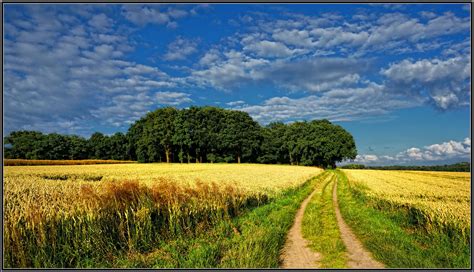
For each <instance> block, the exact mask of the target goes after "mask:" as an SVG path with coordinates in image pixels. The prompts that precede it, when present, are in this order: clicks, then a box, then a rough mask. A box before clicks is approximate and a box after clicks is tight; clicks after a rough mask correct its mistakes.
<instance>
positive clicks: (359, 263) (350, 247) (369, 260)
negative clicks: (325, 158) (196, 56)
mask: <svg viewBox="0 0 474 272" xmlns="http://www.w3.org/2000/svg"><path fill="white" fill-rule="evenodd" d="M332 196H333V198H332V200H333V203H334V209H335V212H336V218H337V224H338V226H339V231H340V232H341V238H342V241H343V242H344V245H345V246H346V249H347V253H348V258H349V260H348V262H347V266H348V267H349V268H383V267H384V265H383V264H382V263H380V262H378V261H376V260H375V259H374V258H373V257H372V254H371V253H370V252H369V251H367V250H366V249H365V248H364V247H363V245H362V243H361V242H360V241H359V239H357V236H356V235H355V234H354V232H353V231H352V230H351V228H350V227H349V226H348V225H347V224H346V222H345V221H344V219H343V218H342V215H341V211H340V209H339V203H338V201H337V180H336V182H334V186H333V192H332Z"/></svg>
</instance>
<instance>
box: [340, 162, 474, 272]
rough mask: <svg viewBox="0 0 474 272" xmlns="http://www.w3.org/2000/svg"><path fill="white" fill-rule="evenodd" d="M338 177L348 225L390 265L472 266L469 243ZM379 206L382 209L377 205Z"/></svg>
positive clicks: (382, 260)
mask: <svg viewBox="0 0 474 272" xmlns="http://www.w3.org/2000/svg"><path fill="white" fill-rule="evenodd" d="M335 173H336V175H337V177H338V197H339V203H340V204H339V206H340V210H341V213H342V216H343V217H344V219H345V221H346V222H347V224H348V225H349V226H350V227H351V228H352V229H353V231H354V232H355V234H356V235H357V236H358V238H359V239H360V240H361V242H362V243H363V244H364V246H365V247H366V248H367V249H368V250H370V251H371V252H372V254H373V255H374V257H375V258H376V259H378V260H379V261H381V262H382V263H384V264H385V265H386V266H387V267H389V268H469V267H470V266H471V263H470V259H471V258H470V257H471V255H470V244H469V241H466V239H464V237H462V236H461V237H457V236H456V235H454V236H453V235H452V234H449V233H444V232H440V231H438V230H436V229H432V230H431V231H428V230H427V229H425V228H424V227H423V226H420V225H418V224H417V220H413V218H412V216H413V214H410V213H407V212H405V211H404V210H401V209H383V208H382V207H383V205H382V206H378V205H377V203H374V202H373V200H372V199H370V198H368V197H367V196H366V195H365V194H364V193H363V190H362V189H361V188H357V186H358V185H357V184H354V183H349V181H348V180H347V177H346V176H345V175H344V173H342V172H341V171H335ZM377 207H379V208H377Z"/></svg>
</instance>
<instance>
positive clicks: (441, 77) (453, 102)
mask: <svg viewBox="0 0 474 272" xmlns="http://www.w3.org/2000/svg"><path fill="white" fill-rule="evenodd" d="M381 74H382V75H384V76H386V77H387V79H388V82H387V85H388V86H389V87H390V88H391V89H392V90H393V91H395V92H406V93H407V94H410V95H417V96H424V95H425V93H428V99H429V100H428V102H430V103H432V104H434V105H435V106H436V107H438V108H440V109H443V110H446V109H449V108H452V107H456V106H467V105H469V98H470V89H471V88H470V87H471V86H470V83H469V81H470V78H471V62H470V59H469V58H468V57H465V56H457V57H452V58H448V59H445V60H441V59H436V58H435V59H422V60H418V61H411V60H403V61H401V62H398V63H393V64H391V65H390V66H389V67H388V68H387V69H382V71H381Z"/></svg>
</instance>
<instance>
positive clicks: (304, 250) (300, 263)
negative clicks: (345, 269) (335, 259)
mask: <svg viewBox="0 0 474 272" xmlns="http://www.w3.org/2000/svg"><path fill="white" fill-rule="evenodd" d="M326 178H327V177H326ZM326 178H325V179H326ZM316 193H317V192H316V189H315V190H313V192H312V193H311V194H310V195H309V196H308V197H307V198H306V199H305V200H304V201H303V202H302V203H301V206H300V208H299V209H298V211H297V212H296V216H295V221H294V223H293V226H292V227H291V229H290V231H289V232H288V235H287V238H286V242H285V245H284V247H283V250H282V254H281V257H280V258H281V260H282V265H281V268H318V267H319V264H318V262H319V261H320V260H321V254H320V253H318V252H314V251H313V250H311V249H310V248H309V246H308V245H309V241H308V240H306V239H304V238H303V233H302V223H303V215H304V211H305V209H306V206H307V205H308V203H309V201H310V200H311V198H313V196H314V195H315V194H316Z"/></svg>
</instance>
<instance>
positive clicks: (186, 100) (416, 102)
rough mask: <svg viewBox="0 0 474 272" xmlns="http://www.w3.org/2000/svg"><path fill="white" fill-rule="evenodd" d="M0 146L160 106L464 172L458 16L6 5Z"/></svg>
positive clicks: (423, 11)
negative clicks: (334, 137)
mask: <svg viewBox="0 0 474 272" xmlns="http://www.w3.org/2000/svg"><path fill="white" fill-rule="evenodd" d="M4 8H5V9H4V11H5V12H4V37H3V42H4V86H3V87H4V89H3V90H4V93H3V95H4V109H5V110H4V133H6V134H8V133H9V132H11V131H14V130H20V129H28V130H39V131H42V132H45V133H50V132H59V133H66V134H78V135H82V136H85V137H89V136H90V135H91V134H92V133H93V132H95V131H100V132H103V133H105V134H111V133H114V132H117V131H121V132H125V131H126V130H127V128H128V127H129V126H130V124H131V123H133V122H134V121H135V120H137V119H138V118H140V117H141V116H143V115H144V114H145V113H146V112H147V111H150V110H154V109H156V108H158V107H163V106H174V107H177V108H185V107H189V106H190V105H214V106H220V107H224V108H228V109H236V110H242V111H246V112H248V113H249V114H250V115H251V116H252V117H253V118H254V119H255V120H257V121H258V122H260V123H261V124H262V125H266V124H268V123H269V122H272V121H283V122H292V121H297V120H312V119H322V118H326V119H329V120H330V121H332V122H334V123H337V124H340V125H341V126H343V127H344V128H346V129H347V130H348V131H349V132H351V133H352V134H353V135H354V138H355V140H356V145H357V148H358V151H359V156H358V157H357V159H356V160H355V162H359V163H364V164H372V165H383V164H440V163H451V162H458V161H466V160H470V147H471V144H470V114H469V113H470V98H471V85H470V80H471V76H470V74H471V68H470V65H471V52H470V11H469V8H470V7H469V5H467V4H397V5H393V4H392V5H390V4H385V5H380V4H304V5H303V4H299V5H290V4H282V5H275V4H272V5H263V4H251V5H244V4H211V5H187V4H186V5H185V4H180V5H162V4H148V5H139V4H128V5H116V4H114V5H111V4H110V5H108V4H96V5H86V4H74V5H72V4H57V5H50V4H48V5H45V4H43V5H34V4H5V5H4Z"/></svg>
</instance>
